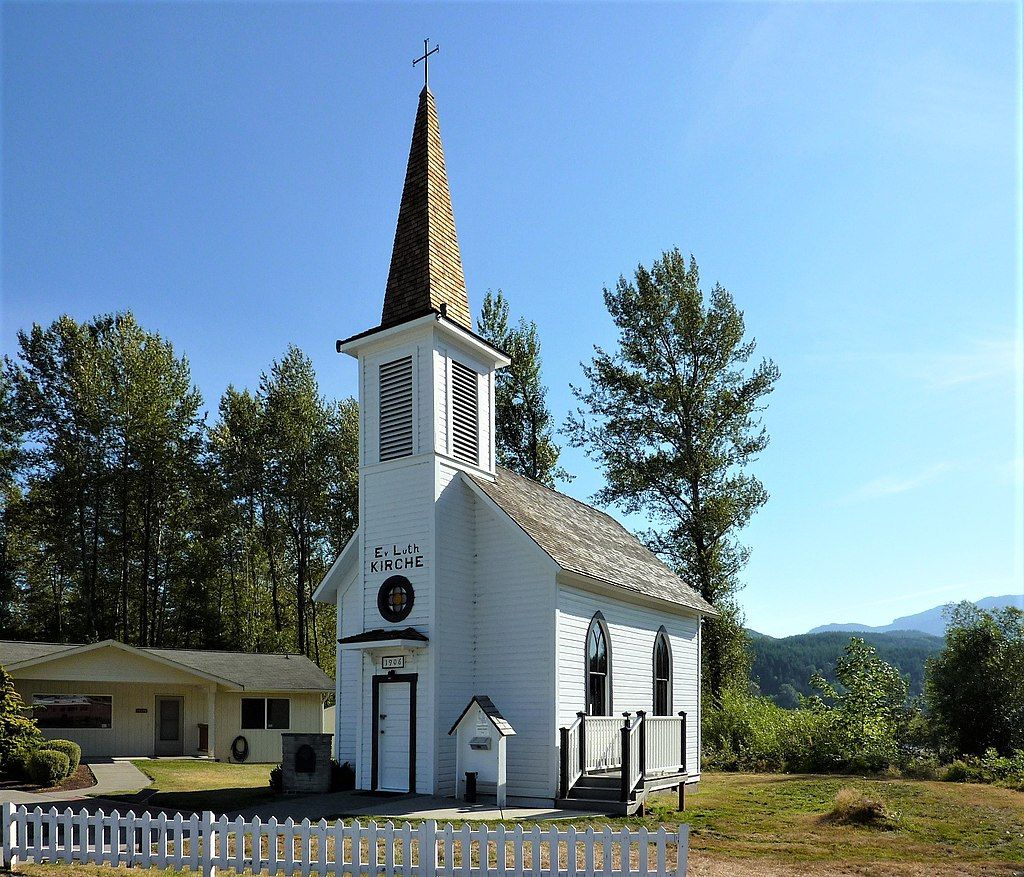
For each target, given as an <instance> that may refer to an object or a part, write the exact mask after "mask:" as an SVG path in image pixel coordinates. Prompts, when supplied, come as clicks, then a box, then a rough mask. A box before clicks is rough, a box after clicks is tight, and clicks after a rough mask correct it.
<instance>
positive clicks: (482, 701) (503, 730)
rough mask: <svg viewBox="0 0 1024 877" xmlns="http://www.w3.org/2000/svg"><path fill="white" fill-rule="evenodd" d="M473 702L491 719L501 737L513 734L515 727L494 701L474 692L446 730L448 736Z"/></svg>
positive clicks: (453, 731)
mask: <svg viewBox="0 0 1024 877" xmlns="http://www.w3.org/2000/svg"><path fill="white" fill-rule="evenodd" d="M474 703H475V704H476V705H477V706H478V707H480V709H481V710H482V711H483V714H484V715H485V716H487V718H488V719H490V720H491V724H492V725H494V728H495V730H497V732H498V733H499V734H501V736H502V737H514V736H515V733H516V729H515V728H513V727H512V725H510V724H509V721H508V719H506V718H505V717H504V716H503V715H502V714H501V710H499V709H498V708H497V707H496V706H495V705H494V701H493V700H491V699H490V698H489V697H488V696H487V695H486V694H474V695H473V696H472V697H471V698H470V699H469V703H467V704H466V708H465V709H464V710H463V711H462V715H460V716H459V717H458V718H457V719H456V720H455V724H454V725H452V729H451V730H450V731H449V732H448V736H449V737H450V736H451V735H452V734H454V733H455V731H456V729H457V728H458V727H459V723H460V722H461V721H462V720H463V719H464V718H465V717H466V713H468V712H469V709H470V707H471V706H473V704H474Z"/></svg>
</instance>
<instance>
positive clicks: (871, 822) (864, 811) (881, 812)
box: [825, 789, 895, 828]
mask: <svg viewBox="0 0 1024 877" xmlns="http://www.w3.org/2000/svg"><path fill="white" fill-rule="evenodd" d="M825 819H826V820H828V821H829V822H835V823H838V824H839V825H864V826H868V827H871V828H892V827H893V823H894V821H895V820H894V818H893V817H892V815H890V814H889V813H888V812H886V809H885V807H883V806H882V802H881V801H876V800H875V799H874V798H869V797H867V795H865V794H864V793H863V792H859V791H857V790H856V789H840V790H839V791H838V792H837V793H836V801H835V803H834V804H833V805H832V809H831V810H830V811H829V812H828V813H826V814H825Z"/></svg>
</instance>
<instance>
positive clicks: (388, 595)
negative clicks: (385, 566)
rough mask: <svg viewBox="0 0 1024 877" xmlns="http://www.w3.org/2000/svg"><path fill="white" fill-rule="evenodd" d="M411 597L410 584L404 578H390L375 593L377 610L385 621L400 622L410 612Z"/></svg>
mask: <svg viewBox="0 0 1024 877" xmlns="http://www.w3.org/2000/svg"><path fill="white" fill-rule="evenodd" d="M413 596H414V595H413V590H412V582H410V581H409V580H408V579H407V578H406V577H405V576H391V578H389V579H385V581H384V584H383V585H381V586H380V590H379V591H378V592H377V609H378V611H379V612H380V614H381V617H382V618H384V620H385V621H402V620H404V619H406V618H408V617H409V613H410V612H412V603H413Z"/></svg>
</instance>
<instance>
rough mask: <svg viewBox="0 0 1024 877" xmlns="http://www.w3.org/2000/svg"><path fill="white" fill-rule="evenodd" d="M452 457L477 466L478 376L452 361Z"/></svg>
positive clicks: (478, 435) (478, 437)
mask: <svg viewBox="0 0 1024 877" xmlns="http://www.w3.org/2000/svg"><path fill="white" fill-rule="evenodd" d="M452 454H453V455H454V456H455V457H456V458H457V459H459V460H463V461H465V462H466V463H472V464H473V465H474V466H479V465H480V375H479V374H477V372H475V371H474V370H473V369H471V368H469V366H465V365H463V364H462V363H461V362H457V361H456V360H454V359H453V360H452Z"/></svg>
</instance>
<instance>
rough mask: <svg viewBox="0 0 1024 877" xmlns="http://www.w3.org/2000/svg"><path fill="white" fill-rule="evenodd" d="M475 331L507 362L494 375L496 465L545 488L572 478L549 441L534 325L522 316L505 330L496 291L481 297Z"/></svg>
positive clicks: (505, 313) (502, 301) (505, 314)
mask: <svg viewBox="0 0 1024 877" xmlns="http://www.w3.org/2000/svg"><path fill="white" fill-rule="evenodd" d="M477 332H479V333H480V335H481V337H483V338H485V339H486V340H487V341H489V342H490V343H491V344H493V345H494V346H495V347H497V348H498V349H499V350H501V351H503V352H505V353H506V354H507V355H508V357H509V359H510V360H511V364H510V365H509V366H508V367H506V368H504V369H500V370H499V371H498V373H497V375H496V376H495V385H494V422H495V431H496V441H495V451H496V456H497V459H498V463H499V465H501V466H505V467H506V468H508V469H511V470H513V471H514V472H518V473H519V474H520V475H525V476H526V477H527V478H532V479H533V480H534V481H539V482H541V483H542V484H546V485H548V487H552V486H554V483H555V480H556V479H560V480H563V481H567V480H570V478H569V475H568V473H567V472H566V471H565V470H564V469H562V468H561V467H560V466H559V465H558V457H559V454H560V453H561V449H560V448H559V447H558V445H557V444H555V442H554V439H553V437H552V427H551V412H550V411H549V410H548V407H547V387H545V386H544V384H543V382H542V379H541V356H540V340H539V339H538V338H537V324H536V323H533V322H527V321H526V320H525V319H524V318H520V320H519V323H518V325H517V326H514V327H513V326H509V308H508V301H507V300H506V298H505V296H504V294H503V293H502V291H501V290H500V289H499V290H498V294H497V295H494V294H493V293H492V292H491V291H490V290H488V291H487V294H486V295H485V296H484V303H483V308H482V309H481V311H480V319H479V320H477Z"/></svg>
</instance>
